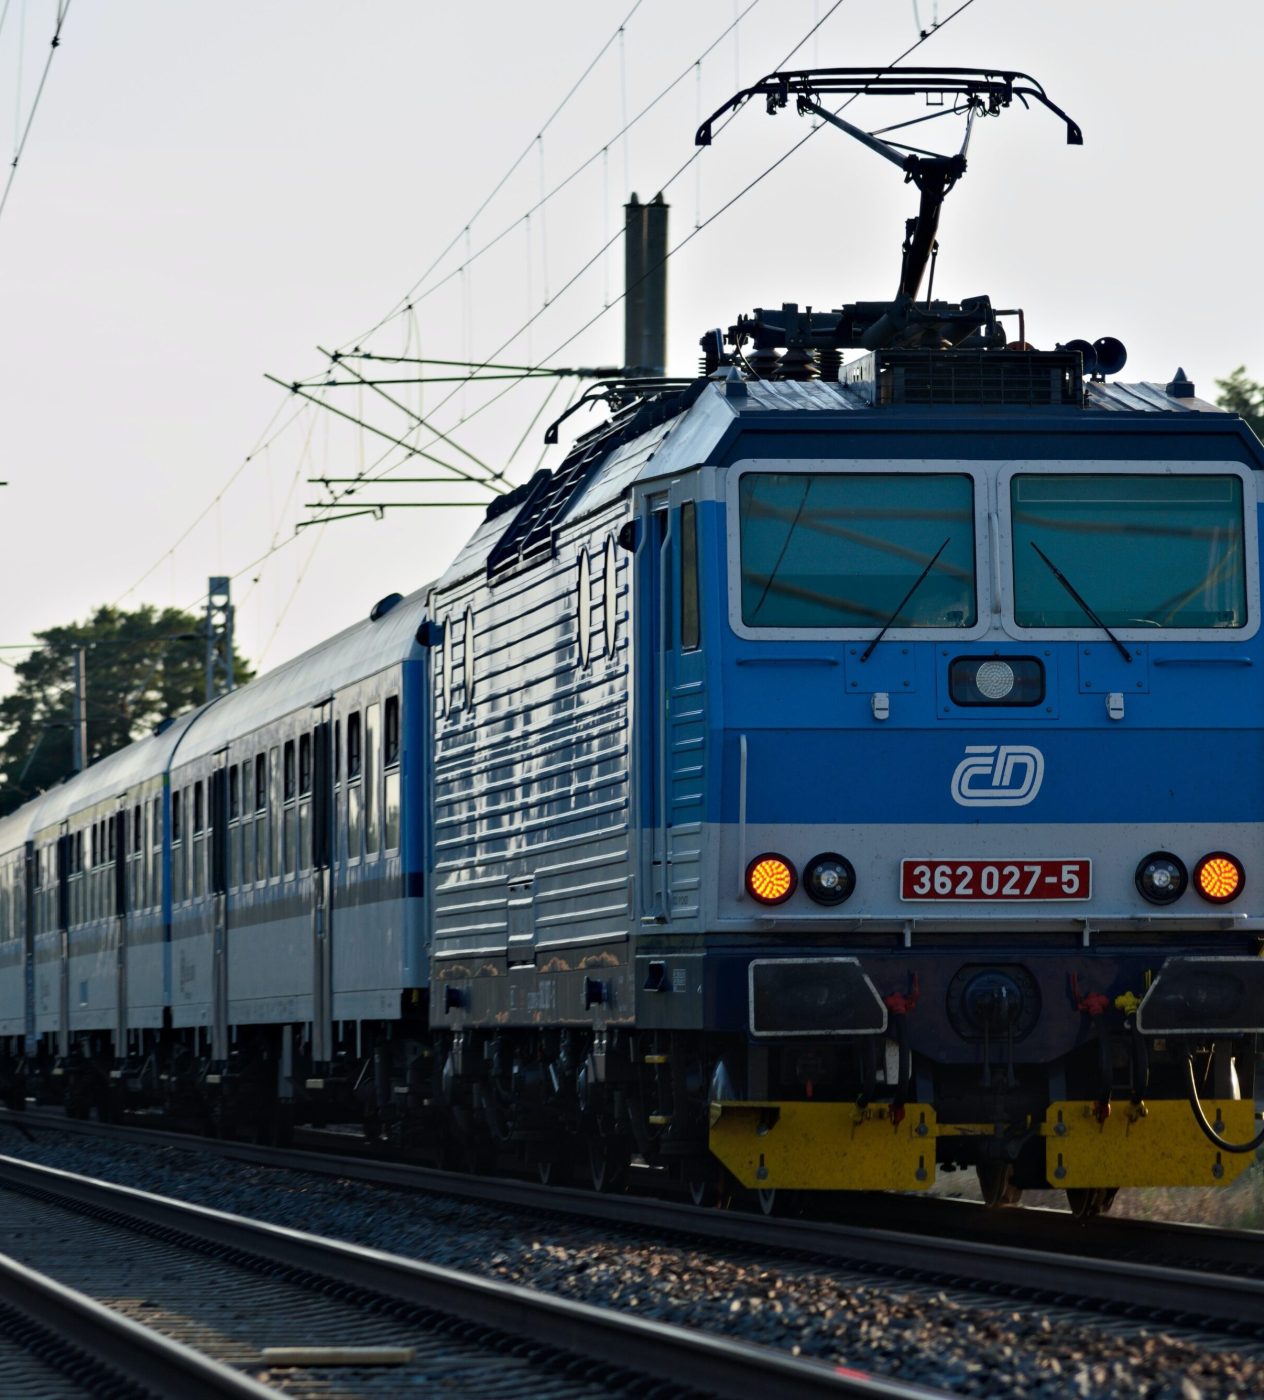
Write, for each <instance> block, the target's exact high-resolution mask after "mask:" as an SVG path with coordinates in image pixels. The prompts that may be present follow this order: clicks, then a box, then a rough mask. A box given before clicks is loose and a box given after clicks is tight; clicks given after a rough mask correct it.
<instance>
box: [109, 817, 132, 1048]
mask: <svg viewBox="0 0 1264 1400" xmlns="http://www.w3.org/2000/svg"><path fill="white" fill-rule="evenodd" d="M118 801H119V810H118V811H117V812H115V813H114V815H113V816H112V817H111V818H110V820H111V821H112V822H113V823H114V1029H115V1038H114V1049H115V1053H116V1054H117V1055H118V1056H119V1058H120V1059H122V1058H125V1057H126V1055H127V916H128V913H129V910H128V900H127V895H128V890H127V868H128V866H127V856H128V852H129V851H130V849H131V847H130V845H129V844H128V840H127V838H128V835H129V832H130V828H129V826H128V821H127V794H126V793H124V794H123V795H122V796H121V797H120V798H119V799H118Z"/></svg>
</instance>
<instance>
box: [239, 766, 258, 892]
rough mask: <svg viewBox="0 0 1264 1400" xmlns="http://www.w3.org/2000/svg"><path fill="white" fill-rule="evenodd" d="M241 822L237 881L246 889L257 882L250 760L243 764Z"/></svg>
mask: <svg viewBox="0 0 1264 1400" xmlns="http://www.w3.org/2000/svg"><path fill="white" fill-rule="evenodd" d="M240 771H241V783H240V787H241V822H240V824H239V826H238V828H237V848H238V857H239V859H238V863H237V883H238V885H239V886H240V888H241V889H243V890H244V889H246V888H247V887H248V886H250V885H253V884H254V882H255V833H254V827H253V825H252V824H251V820H250V819H251V817H252V816H253V814H254V808H255V804H254V802H253V801H252V800H251V799H252V798H253V796H254V789H253V788H252V786H251V782H250V760H249V759H247V760H246V762H245V763H243V764H242V765H241V770H240Z"/></svg>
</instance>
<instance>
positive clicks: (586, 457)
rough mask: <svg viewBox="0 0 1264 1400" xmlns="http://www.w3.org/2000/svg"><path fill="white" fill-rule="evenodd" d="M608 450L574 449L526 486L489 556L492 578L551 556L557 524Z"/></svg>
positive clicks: (488, 572)
mask: <svg viewBox="0 0 1264 1400" xmlns="http://www.w3.org/2000/svg"><path fill="white" fill-rule="evenodd" d="M606 450H607V449H605V448H604V447H602V448H596V447H594V448H590V449H589V450H588V451H586V452H585V451H579V452H575V453H573V454H572V455H571V456H570V457H569V458H567V460H566V461H565V462H563V463H562V465H561V466H560V467H558V469H557V470H556V471H555V472H540V473H539V475H538V476H537V477H536V478H535V480H534V481H532V483H531V486H530V488H529V489H528V490H527V493H526V498H525V500H524V501H523V503H522V505H521V507H520V508H519V510H518V514H517V515H515V516H514V518H513V522H512V523H511V524H510V526H509V528H508V529H507V530H506V531H505V533H504V534H503V535H502V536H501V538H500V539H499V540H498V541H497V543H496V547H495V549H493V550H492V552H491V555H490V556H489V558H488V560H487V576H488V577H489V578H495V577H496V576H497V575H498V574H504V573H508V572H510V571H512V570H513V569H515V568H517V567H519V566H520V565H524V564H530V563H533V562H534V561H535V560H537V559H542V558H543V559H548V558H551V557H552V555H553V538H554V526H555V525H556V523H557V521H558V519H559V518H560V517H561V515H562V512H563V511H564V510H565V508H566V505H567V503H568V502H569V501H570V499H571V497H572V496H573V495H574V494H575V492H576V491H577V490H578V489H579V487H580V486H581V485H582V484H583V481H584V478H585V477H586V476H587V475H588V472H589V471H590V470H591V468H592V467H593V466H594V465H595V463H597V462H598V461H599V460H600V459H601V458H602V457H603V456H604V455H605V452H606Z"/></svg>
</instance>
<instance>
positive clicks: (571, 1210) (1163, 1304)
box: [0, 1111, 1264, 1339]
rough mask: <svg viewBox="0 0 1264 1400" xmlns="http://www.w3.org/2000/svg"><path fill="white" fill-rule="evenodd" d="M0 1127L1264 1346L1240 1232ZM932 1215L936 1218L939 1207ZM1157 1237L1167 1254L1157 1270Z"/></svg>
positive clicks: (156, 1135) (1251, 1259)
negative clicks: (662, 1194)
mask: <svg viewBox="0 0 1264 1400" xmlns="http://www.w3.org/2000/svg"><path fill="white" fill-rule="evenodd" d="M23 1119H25V1120H26V1121H25V1123H23ZM0 1123H9V1124H13V1125H17V1126H25V1127H27V1128H28V1129H29V1128H37V1127H39V1126H48V1127H52V1128H54V1129H55V1130H62V1129H65V1130H68V1131H72V1132H81V1133H86V1134H88V1135H95V1136H102V1137H106V1138H109V1137H114V1136H115V1135H116V1134H117V1139H118V1140H120V1141H132V1142H135V1143H138V1144H139V1143H149V1144H152V1145H154V1146H158V1145H163V1146H170V1147H184V1148H186V1149H189V1148H191V1149H194V1150H197V1149H199V1148H203V1147H204V1148H206V1149H208V1150H210V1151H213V1152H215V1153H216V1154H217V1155H222V1156H225V1157H228V1158H230V1159H235V1160H238V1161H243V1162H250V1163H253V1164H256V1165H261V1166H270V1167H276V1168H282V1169H291V1170H298V1171H311V1172H315V1173H317V1174H320V1175H327V1176H337V1177H343V1178H349V1179H352V1180H355V1181H357V1182H363V1183H365V1184H369V1185H375V1186H382V1187H388V1188H390V1189H395V1190H407V1191H413V1192H430V1193H438V1194H442V1195H446V1196H450V1197H454V1198H459V1199H464V1200H469V1201H474V1202H486V1203H488V1204H493V1205H495V1206H497V1207H500V1208H502V1209H503V1208H506V1207H507V1208H511V1209H518V1210H529V1211H531V1212H534V1213H536V1214H540V1213H547V1214H549V1215H553V1216H557V1217H563V1218H571V1219H579V1220H588V1221H592V1222H594V1223H600V1224H605V1225H617V1226H620V1227H623V1228H625V1229H628V1230H631V1231H640V1232H644V1231H651V1230H652V1231H656V1232H660V1233H662V1234H664V1235H667V1236H671V1237H675V1238H688V1239H691V1240H700V1241H705V1242H708V1243H718V1244H723V1245H727V1246H736V1247H739V1248H743V1249H747V1250H751V1251H756V1252H760V1253H765V1254H768V1255H771V1256H775V1257H779V1258H787V1257H790V1258H799V1259H809V1260H816V1261H821V1262H826V1263H829V1264H833V1265H846V1266H850V1267H854V1268H858V1269H861V1270H864V1271H871V1272H873V1273H875V1274H877V1275H878V1276H880V1277H884V1278H888V1279H891V1278H894V1279H899V1280H902V1281H905V1282H908V1283H912V1284H920V1283H925V1284H930V1285H935V1286H946V1287H955V1288H962V1289H964V1288H969V1289H972V1290H975V1291H979V1290H982V1291H985V1292H988V1293H990V1294H994V1295H1004V1296H1011V1297H1016V1298H1022V1299H1029V1300H1033V1301H1047V1302H1056V1303H1057V1304H1058V1305H1059V1306H1074V1307H1077V1308H1080V1309H1083V1310H1087V1311H1093V1310H1101V1311H1107V1312H1113V1313H1115V1314H1117V1315H1118V1314H1122V1315H1125V1316H1130V1317H1138V1318H1140V1317H1152V1318H1155V1319H1158V1320H1162V1321H1165V1322H1167V1323H1175V1324H1179V1325H1187V1326H1197V1327H1200V1328H1203V1329H1205V1330H1208V1331H1213V1332H1220V1333H1227V1334H1229V1335H1252V1334H1254V1335H1256V1336H1258V1337H1260V1338H1261V1339H1264V1279H1262V1278H1259V1277H1250V1276H1246V1277H1244V1276H1241V1275H1235V1274H1233V1273H1229V1272H1217V1269H1226V1268H1227V1269H1232V1268H1251V1267H1252V1266H1254V1268H1255V1270H1256V1271H1257V1272H1258V1271H1259V1270H1260V1260H1261V1253H1262V1251H1261V1248H1260V1246H1261V1242H1262V1241H1261V1237H1260V1235H1258V1234H1256V1233H1254V1232H1250V1231H1227V1230H1223V1231H1222V1230H1214V1229H1209V1228H1207V1227H1204V1226H1191V1225H1174V1224H1173V1225H1160V1226H1156V1225H1153V1224H1151V1223H1149V1222H1141V1221H1124V1220H1113V1221H1105V1220H1096V1221H1093V1222H1092V1223H1091V1224H1090V1225H1087V1226H1085V1225H1078V1224H1076V1223H1074V1222H1073V1221H1072V1220H1071V1218H1070V1217H1069V1216H1067V1215H1065V1214H1061V1213H1058V1212H1054V1211H1043V1210H1037V1211H1032V1210H1021V1209H1019V1210H1013V1209H1010V1210H1001V1211H989V1210H987V1209H985V1208H984V1207H981V1206H975V1205H973V1204H971V1203H964V1202H949V1201H942V1202H939V1201H935V1202H932V1201H930V1200H924V1199H920V1198H919V1199H910V1198H908V1197H903V1196H901V1197H898V1198H895V1197H893V1198H891V1200H890V1202H889V1203H884V1205H885V1206H886V1208H887V1210H888V1212H889V1214H890V1215H891V1216H897V1217H898V1216H901V1215H903V1216H906V1219H903V1220H901V1221H900V1224H899V1227H898V1228H891V1227H890V1226H887V1225H874V1224H873V1223H871V1222H872V1217H873V1200H872V1198H871V1197H870V1198H867V1199H866V1201H865V1206H864V1209H865V1210H866V1212H867V1216H868V1223H866V1224H863V1225H859V1224H853V1223H850V1222H847V1221H840V1220H837V1219H834V1220H828V1221H822V1220H805V1219H792V1218H785V1217H776V1218H765V1217H763V1216H760V1215H756V1214H748V1213H745V1212H740V1211H713V1210H700V1209H697V1208H695V1207H693V1206H690V1205H686V1204H683V1203H680V1202H675V1201H665V1200H661V1199H657V1198H654V1197H646V1196H636V1195H601V1194H598V1193H596V1192H592V1191H588V1190H580V1189H573V1188H566V1187H544V1186H539V1185H537V1184H536V1183H533V1182H529V1181H523V1180H518V1179H515V1178H512V1177H509V1178H506V1177H478V1176H466V1175H463V1174H460V1173H453V1172H443V1171H437V1170H433V1169H430V1168H424V1167H417V1166H413V1165H411V1164H405V1163H400V1162H397V1161H389V1160H383V1159H382V1158H380V1157H372V1156H368V1155H358V1154H356V1155H351V1154H346V1153H333V1152H324V1151H319V1152H313V1151H305V1150H300V1149H294V1148H272V1147H263V1146H258V1145H255V1144H250V1143H230V1142H226V1141H224V1140H221V1139H199V1138H196V1137H192V1136H189V1135H185V1134H182V1133H173V1132H166V1131H161V1130H155V1129H150V1128H131V1127H122V1128H120V1127H117V1126H115V1125H100V1124H92V1123H86V1122H82V1121H76V1120H67V1119H60V1118H54V1117H52V1116H47V1117H44V1116H41V1117H39V1118H36V1117H34V1116H33V1115H30V1114H21V1113H9V1112H5V1111H0ZM939 1206H942V1207H943V1209H942V1210H940V1209H935V1207H939ZM954 1217H955V1218H954ZM946 1231H947V1233H945V1232H946ZM975 1236H982V1237H983V1238H977V1237H975ZM1001 1236H1005V1237H1006V1238H1001ZM1159 1239H1162V1240H1164V1241H1165V1242H1166V1245H1165V1248H1164V1249H1163V1250H1161V1251H1159V1252H1158V1260H1157V1262H1156V1259H1155V1255H1156V1250H1155V1245H1156V1243H1157V1242H1158V1240H1159ZM1191 1255H1194V1256H1195V1257H1196V1258H1197V1260H1198V1265H1199V1266H1198V1267H1191V1266H1190V1265H1189V1263H1188V1262H1181V1263H1179V1264H1177V1263H1174V1262H1172V1261H1175V1260H1181V1261H1188V1259H1189V1258H1190V1256H1191Z"/></svg>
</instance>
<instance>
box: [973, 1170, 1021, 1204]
mask: <svg viewBox="0 0 1264 1400" xmlns="http://www.w3.org/2000/svg"><path fill="white" fill-rule="evenodd" d="M975 1171H976V1172H977V1173H978V1177H979V1190H980V1191H981V1192H982V1193H983V1204H984V1205H985V1206H992V1207H996V1206H1016V1205H1017V1204H1018V1203H1019V1202H1020V1201H1021V1200H1022V1199H1023V1188H1022V1187H1021V1186H1015V1185H1014V1168H1013V1167H1012V1166H1010V1165H1009V1163H1008V1162H1007V1163H1005V1164H1004V1165H1000V1164H998V1163H996V1162H980V1163H979V1165H978V1166H977V1167H976V1168H975Z"/></svg>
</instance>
